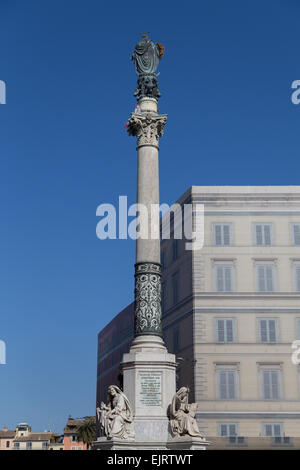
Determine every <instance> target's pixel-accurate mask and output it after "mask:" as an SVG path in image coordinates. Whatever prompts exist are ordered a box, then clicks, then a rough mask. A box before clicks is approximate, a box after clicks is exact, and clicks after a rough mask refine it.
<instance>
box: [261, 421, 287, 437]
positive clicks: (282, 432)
mask: <svg viewBox="0 0 300 470" xmlns="http://www.w3.org/2000/svg"><path fill="white" fill-rule="evenodd" d="M266 426H272V436H269V435H267V433H266ZM275 426H279V427H280V436H275V434H274V433H273V430H274V427H275ZM263 436H264V437H272V438H273V437H283V436H284V431H283V423H282V422H280V423H278V422H277V423H263Z"/></svg>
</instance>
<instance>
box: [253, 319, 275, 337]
mask: <svg viewBox="0 0 300 470" xmlns="http://www.w3.org/2000/svg"><path fill="white" fill-rule="evenodd" d="M258 325H259V341H260V342H261V343H277V320H276V319H274V318H270V319H267V318H260V319H259V320H258Z"/></svg>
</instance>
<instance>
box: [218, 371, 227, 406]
mask: <svg viewBox="0 0 300 470" xmlns="http://www.w3.org/2000/svg"><path fill="white" fill-rule="evenodd" d="M226 375H227V374H226V371H223V370H222V371H220V372H219V381H220V398H221V399H222V400H224V399H226V398H227V380H226Z"/></svg>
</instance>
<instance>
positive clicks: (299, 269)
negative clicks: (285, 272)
mask: <svg viewBox="0 0 300 470" xmlns="http://www.w3.org/2000/svg"><path fill="white" fill-rule="evenodd" d="M295 273H296V291H297V292H300V266H296V269H295Z"/></svg>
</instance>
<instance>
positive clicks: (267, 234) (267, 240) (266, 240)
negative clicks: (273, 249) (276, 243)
mask: <svg viewBox="0 0 300 470" xmlns="http://www.w3.org/2000/svg"><path fill="white" fill-rule="evenodd" d="M264 245H271V226H270V225H264Z"/></svg>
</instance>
